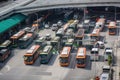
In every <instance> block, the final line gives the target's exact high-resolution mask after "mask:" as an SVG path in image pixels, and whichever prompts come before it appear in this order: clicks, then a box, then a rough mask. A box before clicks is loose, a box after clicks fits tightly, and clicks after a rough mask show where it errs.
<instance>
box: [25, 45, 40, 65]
mask: <svg viewBox="0 0 120 80" xmlns="http://www.w3.org/2000/svg"><path fill="white" fill-rule="evenodd" d="M39 50H40V45H33V46H32V47H31V48H30V49H29V50H27V52H26V54H24V63H25V64H26V65H31V64H33V63H34V62H35V61H36V59H37V58H38V57H39Z"/></svg>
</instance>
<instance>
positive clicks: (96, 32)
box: [91, 29, 100, 41]
mask: <svg viewBox="0 0 120 80" xmlns="http://www.w3.org/2000/svg"><path fill="white" fill-rule="evenodd" d="M99 37H100V29H94V30H93V32H92V33H91V39H93V40H95V41H98V40H99Z"/></svg>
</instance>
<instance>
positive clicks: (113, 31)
mask: <svg viewBox="0 0 120 80" xmlns="http://www.w3.org/2000/svg"><path fill="white" fill-rule="evenodd" d="M116 28H117V27H116V22H114V21H112V22H110V23H109V25H108V29H109V32H108V33H109V35H115V34H116Z"/></svg>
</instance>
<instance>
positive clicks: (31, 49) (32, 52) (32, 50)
mask: <svg viewBox="0 0 120 80" xmlns="http://www.w3.org/2000/svg"><path fill="white" fill-rule="evenodd" d="M39 48H40V46H39V45H33V46H32V47H31V48H30V49H29V50H28V51H27V54H34V53H35V51H37V50H38V49H39Z"/></svg>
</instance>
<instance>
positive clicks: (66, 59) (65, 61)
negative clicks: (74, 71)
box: [59, 47, 71, 66]
mask: <svg viewBox="0 0 120 80" xmlns="http://www.w3.org/2000/svg"><path fill="white" fill-rule="evenodd" d="M70 52H71V47H63V50H62V52H61V53H60V56H59V57H60V66H69V64H70Z"/></svg>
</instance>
